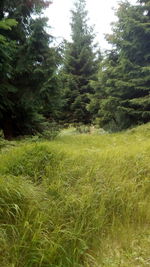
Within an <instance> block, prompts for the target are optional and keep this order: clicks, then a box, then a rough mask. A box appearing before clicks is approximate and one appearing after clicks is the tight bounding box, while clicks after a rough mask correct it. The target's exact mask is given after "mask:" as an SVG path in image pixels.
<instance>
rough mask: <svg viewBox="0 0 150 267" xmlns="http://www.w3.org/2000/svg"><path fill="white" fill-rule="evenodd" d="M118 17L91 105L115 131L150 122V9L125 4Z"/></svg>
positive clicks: (101, 118) (142, 5)
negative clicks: (110, 46)
mask: <svg viewBox="0 0 150 267" xmlns="http://www.w3.org/2000/svg"><path fill="white" fill-rule="evenodd" d="M116 14H117V16H118V22H116V23H115V24H114V25H113V34H112V35H107V40H108V41H109V42H110V43H111V44H113V47H114V48H113V50H112V51H109V52H108V53H107V56H106V59H105V60H104V62H103V64H101V66H100V68H101V69H100V71H99V75H98V81H97V82H96V83H95V84H94V87H95V96H94V97H93V99H92V101H91V103H90V105H89V110H93V112H95V117H99V121H100V125H101V126H102V127H104V128H105V129H110V130H113V131H116V130H122V129H126V128H128V127H130V126H134V125H137V124H142V123H146V122H148V121H149V119H150V102H149V93H150V89H149V88H150V79H149V70H150V66H149V55H150V31H149V25H150V16H149V5H148V3H145V4H138V5H135V6H134V5H133V6H132V5H130V4H129V3H128V2H124V3H121V4H120V7H119V9H118V10H117V13H116Z"/></svg>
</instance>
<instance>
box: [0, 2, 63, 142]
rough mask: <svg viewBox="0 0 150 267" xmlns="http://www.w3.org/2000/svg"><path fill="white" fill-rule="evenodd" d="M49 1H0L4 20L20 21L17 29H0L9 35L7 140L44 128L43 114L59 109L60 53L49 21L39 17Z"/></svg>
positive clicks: (4, 100) (4, 95)
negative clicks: (49, 32)
mask: <svg viewBox="0 0 150 267" xmlns="http://www.w3.org/2000/svg"><path fill="white" fill-rule="evenodd" d="M49 3H50V2H49V1H47V0H25V1H24V0H15V1H14V0H9V1H7V0H5V1H4V0H2V1H1V4H0V19H1V21H3V20H5V19H15V20H16V21H17V25H16V26H15V27H14V28H13V31H12V30H8V29H7V28H5V29H1V32H0V34H1V35H2V36H3V38H5V47H4V48H5V49H2V50H0V53H1V55H2V57H1V59H2V60H3V61H2V63H1V65H0V66H1V68H0V76H1V77H2V79H1V81H0V96H1V98H0V128H1V129H2V130H3V132H4V136H5V138H7V139H10V138H12V137H14V136H18V135H22V134H32V133H35V132H36V131H38V130H42V129H41V126H42V124H41V123H42V122H43V121H44V117H43V115H44V116H46V117H50V116H53V115H54V113H55V112H54V109H55V110H56V106H57V104H56V102H58V101H56V95H57V97H58V95H59V94H58V89H59V86H58V82H57V60H55V59H56V58H57V53H56V51H55V49H54V48H51V47H50V43H51V41H52V38H51V36H49V34H48V33H47V32H46V30H45V28H46V27H47V20H46V19H45V18H43V17H40V16H39V15H40V14H41V12H42V9H43V8H45V7H47V6H48V5H49ZM33 14H36V17H34V18H33V16H32V15H33ZM6 41H7V44H8V45H7V46H6ZM54 102H55V103H54Z"/></svg>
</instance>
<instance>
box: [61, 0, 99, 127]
mask: <svg viewBox="0 0 150 267" xmlns="http://www.w3.org/2000/svg"><path fill="white" fill-rule="evenodd" d="M71 29H72V35H71V36H72V41H71V42H70V43H68V44H67V45H66V51H65V60H64V69H63V82H64V84H63V85H64V87H65V90H64V92H65V93H64V102H65V105H64V109H63V116H64V119H65V120H66V121H67V122H76V123H78V122H82V123H85V124H86V123H89V122H90V121H91V114H90V112H89V111H88V110H87V104H88V103H89V94H92V93H93V89H92V87H91V85H90V80H91V79H94V77H95V73H96V70H97V64H96V60H95V56H96V54H95V52H94V46H93V40H94V34H93V29H92V28H91V27H89V26H88V18H87V11H86V2H85V0H77V1H76V2H75V8H74V10H73V11H72V23H71Z"/></svg>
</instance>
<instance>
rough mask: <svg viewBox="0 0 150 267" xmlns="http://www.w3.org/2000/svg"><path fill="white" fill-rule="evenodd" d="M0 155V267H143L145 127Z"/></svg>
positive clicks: (34, 144)
mask: <svg viewBox="0 0 150 267" xmlns="http://www.w3.org/2000/svg"><path fill="white" fill-rule="evenodd" d="M0 148H1V152H0V266H2V267H32V266H33V267H56V266H57V267H101V266H102V267H129V266H131V267H146V266H150V124H146V125H143V126H139V127H137V128H134V129H132V130H128V131H126V132H122V133H117V134H107V133H93V134H75V132H74V130H73V129H71V130H70V131H69V130H64V131H62V132H61V134H60V135H59V136H58V137H57V138H56V139H55V140H54V141H44V140H43V141H39V140H38V139H37V140H36V138H34V139H33V140H30V139H29V140H23V141H18V142H17V141H13V142H10V143H7V142H4V141H1V142H0Z"/></svg>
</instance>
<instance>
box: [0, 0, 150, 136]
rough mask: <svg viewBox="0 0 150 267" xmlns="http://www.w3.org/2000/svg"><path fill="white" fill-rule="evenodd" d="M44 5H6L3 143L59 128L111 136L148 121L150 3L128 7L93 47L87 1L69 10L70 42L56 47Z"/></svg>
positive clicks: (14, 1) (0, 74) (0, 89)
mask: <svg viewBox="0 0 150 267" xmlns="http://www.w3.org/2000/svg"><path fill="white" fill-rule="evenodd" d="M51 4H52V3H51V2H50V1H47V0H32V1H31V0H9V1H8V0H1V3H0V129H1V130H2V131H3V134H4V137H5V138H6V139H12V138H14V137H17V136H20V135H33V134H36V133H38V132H40V133H42V132H43V131H45V130H48V129H50V128H51V125H52V124H53V123H54V122H55V123H57V124H58V125H67V124H85V125H86V124H87V125H89V124H94V125H97V126H98V127H102V128H104V129H105V130H108V131H110V132H113V131H120V130H123V129H126V128H129V127H132V126H135V125H139V124H143V123H146V122H148V121H149V120H150V97H149V94H150V1H149V0H138V1H137V4H136V5H131V4H130V3H129V2H127V1H124V2H121V3H120V5H119V8H118V10H117V11H116V16H117V17H118V20H117V22H116V23H114V24H113V26H112V34H109V35H106V39H107V41H108V42H109V43H110V44H112V49H110V50H107V51H106V52H105V53H102V52H101V51H100V48H99V47H97V45H96V44H95V43H94V38H95V34H94V29H93V27H91V26H90V25H88V13H87V11H86V1H85V0H77V1H76V2H75V5H74V9H73V10H72V21H71V30H72V34H71V37H72V40H71V41H70V42H68V41H66V40H64V42H63V43H61V44H59V45H58V46H56V45H55V44H54V42H53V40H54V36H51V35H50V34H49V33H48V32H49V31H48V30H47V29H48V19H47V18H45V17H44V16H43V11H44V9H46V8H47V7H49V6H50V5H51Z"/></svg>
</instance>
